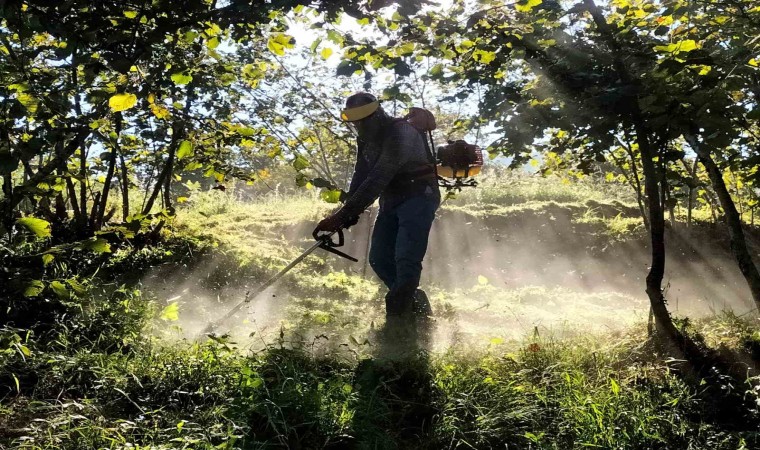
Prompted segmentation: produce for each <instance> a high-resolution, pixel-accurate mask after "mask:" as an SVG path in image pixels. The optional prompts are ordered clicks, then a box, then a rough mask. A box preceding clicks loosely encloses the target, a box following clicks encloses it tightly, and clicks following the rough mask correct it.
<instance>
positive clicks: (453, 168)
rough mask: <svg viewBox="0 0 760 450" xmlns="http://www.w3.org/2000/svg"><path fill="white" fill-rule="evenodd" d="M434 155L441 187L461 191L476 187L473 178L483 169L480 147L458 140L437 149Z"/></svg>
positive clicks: (476, 183)
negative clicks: (465, 188) (464, 188)
mask: <svg viewBox="0 0 760 450" xmlns="http://www.w3.org/2000/svg"><path fill="white" fill-rule="evenodd" d="M436 153H437V155H436V156H437V161H436V162H437V163H438V167H437V170H438V180H439V185H440V186H441V187H444V188H446V189H447V190H452V189H456V190H461V189H462V188H463V187H475V186H477V185H478V182H477V181H476V180H475V179H474V178H473V177H475V176H476V175H478V174H479V173H480V170H481V168H482V167H483V151H482V150H481V149H480V147H478V146H477V145H473V144H468V143H467V142H465V141H463V140H461V139H460V140H456V141H449V143H448V145H446V146H443V147H438V151H437V152H436Z"/></svg>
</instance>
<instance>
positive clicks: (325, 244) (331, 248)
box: [311, 229, 359, 262]
mask: <svg viewBox="0 0 760 450" xmlns="http://www.w3.org/2000/svg"><path fill="white" fill-rule="evenodd" d="M335 234H337V235H338V242H335V241H334V240H333V238H332V237H333V236H334V235H335ZM311 235H312V236H314V239H316V240H317V242H319V248H321V249H322V250H327V251H328V252H330V253H334V254H336V255H338V256H340V257H341V258H346V259H348V260H350V261H353V262H358V261H359V260H358V259H356V258H354V257H353V256H351V255H347V254H345V253H343V252H342V251H340V250H335V248H336V247H343V244H344V243H345V242H346V239H345V237H344V236H343V230H342V229H339V230H336V231H319V230H314V232H313V233H312V234H311Z"/></svg>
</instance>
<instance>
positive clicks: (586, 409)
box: [0, 179, 760, 450]
mask: <svg viewBox="0 0 760 450" xmlns="http://www.w3.org/2000/svg"><path fill="white" fill-rule="evenodd" d="M541 183H543V184H541ZM541 183H538V184H530V182H527V181H525V180H524V179H517V180H514V182H513V183H512V184H509V183H507V184H506V185H498V186H496V185H495V186H492V187H488V186H485V188H484V189H483V190H482V191H478V192H473V193H467V194H464V196H463V197H465V199H466V197H467V196H477V197H478V198H477V202H473V203H471V204H464V203H463V204H460V203H458V202H459V201H460V200H459V199H457V200H454V201H452V202H451V203H450V204H447V205H446V208H450V209H452V210H457V209H458V210H460V211H464V212H465V213H466V214H469V215H472V216H477V215H479V214H482V215H486V216H493V215H494V214H501V213H504V214H533V213H536V212H538V213H540V214H545V217H546V218H547V220H556V221H559V222H562V224H563V225H562V226H563V227H565V226H566V227H567V228H571V226H573V225H577V229H575V230H574V231H573V233H575V234H574V235H575V236H577V235H578V233H581V232H584V230H592V231H593V232H594V233H599V234H600V235H601V236H603V237H604V238H605V239H610V240H615V239H625V238H627V237H630V235H632V234H635V233H638V232H640V221H639V219H637V218H635V215H632V214H631V211H634V212H635V209H632V208H633V206H632V205H631V203H630V199H626V198H624V197H622V196H621V197H620V198H617V197H615V198H613V199H612V200H610V198H611V197H610V196H609V195H608V193H600V192H599V190H594V188H593V186H585V187H584V186H580V187H579V186H571V187H567V186H565V185H562V184H559V185H555V184H550V183H548V182H541ZM613 197H614V196H613ZM460 198H461V197H460ZM489 205H490V206H489ZM186 208H187V210H185V211H184V212H183V213H182V214H181V215H180V218H179V219H178V221H177V222H176V223H175V224H174V227H173V228H170V229H167V230H165V231H164V234H163V238H162V240H161V241H160V242H157V243H155V245H145V246H141V247H139V248H138V247H130V246H120V247H117V246H114V248H113V252H112V253H110V254H108V255H101V256H98V257H94V258H89V259H87V260H76V261H74V262H73V263H69V264H66V263H65V260H64V258H60V260H61V261H57V262H56V264H58V265H57V266H45V267H43V268H42V275H41V279H42V280H43V281H45V283H49V284H47V285H46V286H54V285H53V284H52V283H53V282H54V281H55V280H62V283H67V284H64V286H65V287H67V289H66V290H65V294H66V295H59V294H61V292H60V290H59V291H56V290H55V289H53V288H52V287H51V288H46V289H44V290H42V291H40V292H39V293H38V295H35V296H30V297H24V296H20V295H19V296H12V295H8V296H7V297H6V298H3V299H2V303H1V306H2V307H3V312H4V313H7V314H6V315H5V316H3V317H2V321H0V448H3V449H4V448H14V449H15V448H19V449H72V450H73V449H77V450H78V449H100V448H108V449H170V448H171V449H174V448H177V449H258V448H336V449H343V448H357V449H361V448H372V449H392V448H410V449H412V448H413V449H439V448H476V449H488V448H509V449H525V450H528V449H531V450H533V449H546V450H567V449H586V448H604V449H642V450H643V449H692V450H697V449H704V450H707V449H711V450H712V449H718V450H723V449H725V450H728V449H732V450H739V449H752V448H760V433H758V431H757V424H758V420H757V411H756V409H757V408H756V407H751V408H747V409H746V410H743V411H737V412H735V413H733V412H730V411H726V410H725V409H716V408H715V404H714V401H715V397H714V396H711V395H706V393H705V392H706V388H705V387H704V385H703V384H702V383H701V380H699V379H694V378H693V377H692V376H690V374H689V373H687V372H683V371H682V369H683V367H682V366H681V365H680V362H679V361H677V360H672V359H669V358H668V357H667V354H666V353H664V352H663V351H662V350H661V349H660V348H659V347H658V346H657V345H656V344H655V343H654V341H653V340H651V339H650V337H649V336H648V335H647V332H646V330H645V329H644V326H643V325H641V324H636V325H632V326H630V327H628V328H626V329H624V330H619V331H614V332H612V331H608V332H604V331H600V330H599V329H598V328H594V332H593V333H592V332H590V331H591V327H587V328H586V329H583V330H578V331H577V332H575V333H572V334H568V335H566V336H564V337H563V338H561V339H560V338H558V337H557V336H556V335H555V334H552V333H550V332H547V331H546V330H545V329H543V328H542V329H541V330H539V328H538V327H535V328H534V329H531V330H524V331H523V332H521V334H522V335H521V336H520V337H519V338H514V334H515V333H514V330H511V331H512V333H511V335H512V337H510V336H509V335H510V333H508V332H507V331H509V330H506V331H505V330H502V331H504V333H495V334H494V335H489V336H490V340H489V341H487V345H472V341H468V340H466V339H462V340H460V341H456V340H455V341H452V342H453V343H452V344H451V345H450V346H448V347H447V348H446V350H443V351H431V350H430V349H431V346H430V345H429V344H430V332H431V325H430V324H425V323H418V324H416V325H415V326H414V327H410V328H406V329H396V328H393V327H389V326H388V325H387V324H383V322H382V321H377V322H375V319H376V318H377V317H379V316H380V314H381V310H382V308H381V305H379V301H380V300H379V299H380V298H381V295H382V293H381V291H380V289H379V285H378V283H377V282H375V281H372V280H367V279H365V278H363V277H361V276H359V275H358V274H356V273H351V272H347V271H343V270H337V269H335V268H334V267H332V266H331V264H330V263H329V262H328V259H326V258H324V257H318V256H315V257H313V258H310V259H308V260H307V261H305V262H304V264H303V266H302V268H301V272H300V276H299V277H298V278H296V279H291V280H283V283H284V285H285V287H286V288H287V291H288V299H287V306H286V307H284V317H285V319H284V320H283V321H282V322H280V325H279V326H280V328H279V333H278V335H277V336H276V337H275V338H274V339H272V340H267V341H263V345H257V346H253V345H252V344H251V343H250V341H248V340H243V339H241V340H238V339H237V337H235V338H233V337H230V336H228V335H212V336H211V337H210V338H208V339H206V338H204V339H201V340H197V341H194V340H182V339H177V337H176V336H177V335H178V334H181V333H179V331H178V330H177V329H176V327H177V324H178V323H179V322H178V321H177V320H176V319H177V317H178V316H181V315H183V314H185V313H186V312H188V313H189V312H193V313H194V314H196V315H198V316H201V317H203V316H204V315H206V314H208V313H211V312H217V313H218V311H214V309H215V308H216V309H218V308H219V303H213V302H212V303H209V304H206V305H195V304H192V303H189V302H188V303H182V306H181V308H180V307H179V305H180V303H181V301H180V303H178V302H177V301H176V300H175V301H173V302H169V303H167V302H166V301H164V299H163V298H159V297H158V296H157V294H156V292H155V291H153V290H151V289H147V288H146V286H145V284H144V283H146V274H151V273H152V274H153V277H154V278H160V279H164V281H167V280H168V282H171V280H175V279H180V278H176V275H177V273H179V274H180V275H181V279H187V278H193V277H196V278H198V279H199V281H198V283H196V284H195V285H193V286H192V287H191V288H188V289H203V290H208V291H209V292H211V293H215V292H222V291H223V290H224V289H226V288H228V287H229V286H233V285H234V284H235V283H240V278H242V277H249V278H251V279H261V278H262V277H264V276H266V275H267V274H271V273H273V272H274V271H275V270H279V268H281V267H282V266H283V265H284V264H285V263H286V262H287V261H289V260H290V259H292V258H293V257H295V256H296V255H297V253H298V252H299V247H298V246H297V245H295V246H294V245H289V246H288V245H283V243H287V242H291V243H292V241H293V239H294V237H293V236H286V235H285V234H286V233H285V231H284V230H287V227H285V226H286V225H287V226H293V225H296V226H297V227H296V228H297V229H290V232H292V234H293V235H295V236H299V235H302V234H304V230H302V229H301V228H303V226H300V225H298V224H303V223H307V224H308V223H311V222H313V221H314V220H316V218H318V217H320V216H321V215H322V214H324V213H325V212H326V211H327V210H329V209H330V206H329V205H325V204H317V203H315V202H314V201H313V199H311V198H309V197H299V198H292V199H284V200H283V199H265V200H261V201H259V202H257V203H255V204H253V205H251V204H244V203H242V202H240V201H236V200H234V199H232V198H230V197H226V196H224V195H223V194H222V193H219V192H213V193H207V194H202V195H197V196H195V197H194V198H191V200H190V202H189V205H187V207H186ZM299 227H300V228H299ZM584 227H585V228H584ZM308 231H310V230H308ZM248 237H250V239H251V240H252V241H253V242H254V244H255V245H254V244H251V242H247V241H246V239H247V238H248ZM34 251H37V250H35V249H30V253H32V252H34ZM29 270H40V268H39V267H37V268H35V267H32V268H31V269H29ZM69 280H74V281H69ZM56 286H57V285H56ZM468 286H469V287H467V286H465V287H462V288H460V289H456V290H443V289H440V288H435V289H432V290H431V291H430V294H431V300H432V301H433V305H434V307H435V309H436V311H437V313H438V318H437V320H438V322H437V324H438V327H439V328H441V327H443V328H445V327H447V326H449V325H451V326H452V327H453V326H454V325H456V324H457V321H462V322H463V321H464V319H466V316H467V314H469V313H474V312H475V311H481V315H478V316H473V321H474V322H476V323H475V325H477V324H478V323H480V324H481V325H483V326H488V327H490V328H489V329H497V328H498V326H499V324H500V326H501V328H505V327H509V326H512V325H511V324H509V323H508V322H507V321H508V320H511V319H510V317H515V318H517V316H516V315H515V314H514V311H513V308H517V307H520V308H522V311H523V312H525V314H529V315H531V316H538V315H540V314H544V315H545V317H546V318H547V320H548V318H549V317H550V316H551V315H555V316H562V315H568V314H572V312H573V311H579V310H581V309H583V310H585V311H586V312H588V311H591V312H592V313H593V314H594V317H595V318H596V319H595V320H596V321H597V322H598V324H597V325H602V324H603V323H604V320H605V318H607V317H609V316H610V313H609V311H610V308H611V307H610V305H611V304H612V307H613V308H615V309H620V310H622V309H624V308H630V307H631V305H633V304H636V303H637V301H639V300H638V299H636V298H632V297H630V296H627V295H623V294H619V293H613V292H609V293H599V294H593V295H591V294H590V293H582V292H573V291H570V290H568V289H563V288H559V287H556V288H552V287H548V286H523V287H512V288H509V289H508V288H505V287H504V286H502V285H501V284H499V285H496V284H495V283H492V281H491V280H489V279H488V278H487V277H485V276H481V277H477V279H476V280H471V284H470V285H468ZM227 306H229V305H227ZM563 308H567V309H563ZM597 308H598V311H597ZM604 308H607V309H604ZM484 318H487V319H488V320H490V321H491V322H488V323H485V322H487V320H485V319H484ZM367 322H369V323H367ZM357 323H361V324H364V325H363V326H365V328H367V327H369V328H370V329H369V330H368V331H367V333H366V336H365V335H361V336H360V335H358V334H356V335H353V334H352V335H351V339H349V340H347V341H346V342H340V343H338V344H336V347H337V348H333V347H329V346H324V345H323V341H325V340H328V339H331V337H332V336H333V335H334V334H340V333H349V332H353V331H352V330H355V329H356V327H357ZM681 325H682V327H683V328H684V330H686V331H687V332H689V333H690V334H692V335H694V336H697V337H699V339H700V341H701V342H703V343H704V344H705V345H706V346H709V347H711V348H715V349H717V351H718V352H720V353H721V354H722V355H725V356H726V357H730V358H731V360H732V361H736V363H737V364H746V365H747V366H748V367H749V366H752V365H753V364H754V361H757V360H758V359H759V356H760V350H759V349H760V335H759V334H758V331H757V329H758V328H757V323H756V319H752V318H750V317H739V316H737V315H734V314H731V313H724V314H723V315H720V316H717V317H712V318H709V319H700V320H697V321H693V322H688V323H686V321H684V322H683V323H682V324H681ZM299 330H301V331H303V330H306V331H309V332H308V333H303V334H299V333H298V332H297V331H299ZM346 330H347V331H346ZM325 349H327V350H325ZM333 350H334V351H333ZM752 375H753V374H752V373H750V372H748V375H747V379H746V380H735V379H729V378H718V380H719V381H718V382H719V384H720V383H723V384H720V386H721V387H720V388H721V389H724V390H725V391H726V393H729V392H730V393H731V395H734V396H738V397H740V398H742V399H743V400H744V401H745V404H750V405H751V404H752V403H753V402H755V403H757V402H758V401H760V400H759V399H760V392H758V391H757V389H756V388H755V387H754V386H757V385H758V383H757V381H758V380H757V379H756V378H754V379H753V378H752ZM739 416H741V418H742V421H741V422H739V421H736V420H734V419H736V418H737V417H739ZM748 424H749V425H748Z"/></svg>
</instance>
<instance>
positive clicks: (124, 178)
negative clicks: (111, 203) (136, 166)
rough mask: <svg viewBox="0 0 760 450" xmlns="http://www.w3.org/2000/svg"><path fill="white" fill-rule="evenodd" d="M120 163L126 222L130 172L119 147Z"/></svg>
mask: <svg viewBox="0 0 760 450" xmlns="http://www.w3.org/2000/svg"><path fill="white" fill-rule="evenodd" d="M119 163H120V165H121V212H122V216H123V220H124V222H126V221H127V217H129V173H128V172H127V163H126V161H124V152H122V151H121V148H119Z"/></svg>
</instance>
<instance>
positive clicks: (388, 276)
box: [369, 194, 439, 314]
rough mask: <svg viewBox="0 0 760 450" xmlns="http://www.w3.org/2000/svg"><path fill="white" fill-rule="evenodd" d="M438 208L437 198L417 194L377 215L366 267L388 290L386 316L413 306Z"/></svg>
mask: <svg viewBox="0 0 760 450" xmlns="http://www.w3.org/2000/svg"><path fill="white" fill-rule="evenodd" d="M438 205H439V196H438V195H424V194H423V195H417V196H414V197H411V198H409V199H407V200H405V201H403V202H402V203H400V204H398V205H396V206H394V207H392V208H387V209H382V208H381V210H380V213H379V214H378V216H377V220H376V221H375V230H374V232H373V233H372V247H371V249H370V253H369V264H370V265H371V266H372V269H373V270H374V271H375V273H376V274H377V276H378V277H380V279H381V280H382V281H383V283H385V285H386V286H387V287H388V290H389V292H388V295H387V296H386V310H387V312H388V314H401V313H404V312H406V311H408V310H410V309H411V307H412V302H413V300H414V292H415V291H416V289H417V287H418V286H419V284H420V274H421V273H422V259H423V258H424V257H425V252H426V251H427V244H428V235H429V234H430V227H431V226H432V225H433V219H435V211H436V210H437V209H438Z"/></svg>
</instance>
